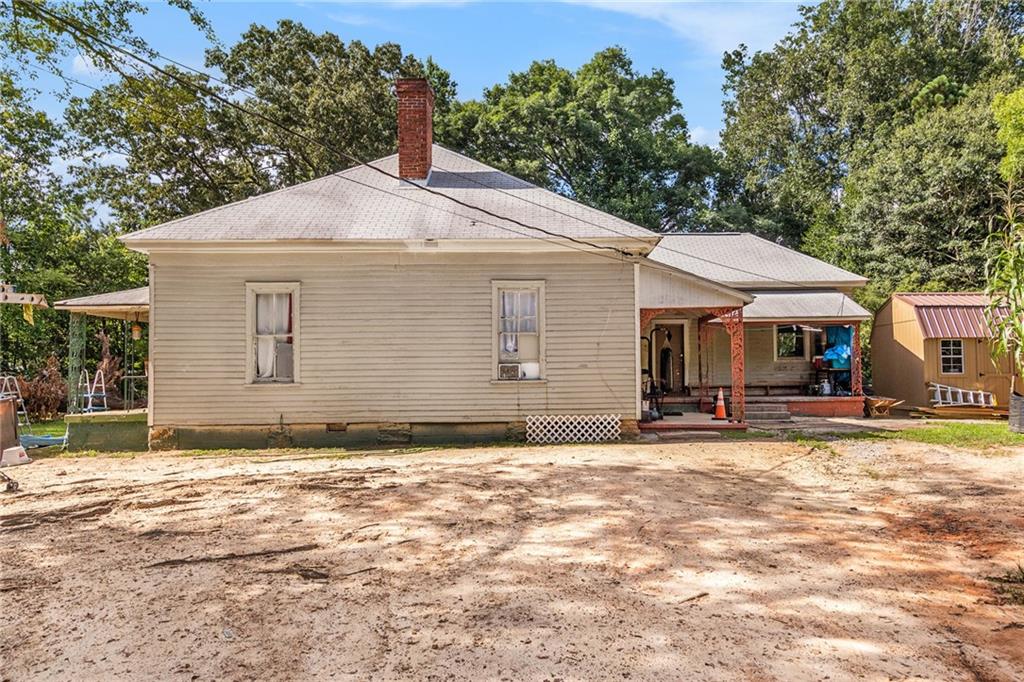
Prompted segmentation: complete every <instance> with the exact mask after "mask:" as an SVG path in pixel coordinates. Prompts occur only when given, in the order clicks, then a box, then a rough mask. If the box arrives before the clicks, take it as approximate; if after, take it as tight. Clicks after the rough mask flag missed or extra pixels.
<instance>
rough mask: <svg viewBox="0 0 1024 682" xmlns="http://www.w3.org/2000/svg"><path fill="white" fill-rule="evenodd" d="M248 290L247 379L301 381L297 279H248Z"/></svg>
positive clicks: (273, 381) (264, 382) (252, 382)
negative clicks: (257, 280)
mask: <svg viewBox="0 0 1024 682" xmlns="http://www.w3.org/2000/svg"><path fill="white" fill-rule="evenodd" d="M245 289H246V292H245V293H246V328H247V330H248V332H247V334H248V350H247V353H246V362H247V368H246V381H247V382H248V383H250V384H290V383H296V382H298V381H299V284H298V282H249V283H247V284H246V286H245Z"/></svg>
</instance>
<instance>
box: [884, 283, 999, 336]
mask: <svg viewBox="0 0 1024 682" xmlns="http://www.w3.org/2000/svg"><path fill="white" fill-rule="evenodd" d="M893 298H899V299H901V300H903V301H906V302H907V303H909V304H910V305H912V306H914V312H915V313H917V322H918V324H920V325H921V331H922V332H923V334H924V338H926V339H984V338H988V337H990V336H992V330H991V329H990V327H989V324H988V320H987V319H986V318H985V308H986V307H987V306H988V304H989V297H988V296H986V295H985V294H981V293H977V292H969V293H915V294H893ZM1003 314H1005V312H1004V313H1003Z"/></svg>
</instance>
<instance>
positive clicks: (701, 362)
mask: <svg viewBox="0 0 1024 682" xmlns="http://www.w3.org/2000/svg"><path fill="white" fill-rule="evenodd" d="M673 310H686V311H687V312H690V313H692V312H694V309H693V308H641V309H640V332H641V333H643V330H645V329H647V325H649V324H650V323H651V322H652V321H653V320H654V318H656V317H657V316H658V315H661V314H663V313H669V312H672V311H673ZM704 311H705V312H707V313H708V314H707V315H706V316H704V317H700V318H698V319H697V371H698V372H699V376H698V380H699V382H700V388H699V394H700V399H701V400H700V405H701V407H703V406H704V404H705V402H704V401H705V400H710V399H711V396H710V386H711V383H710V382H711V367H710V361H709V358H708V357H707V353H706V352H705V351H706V349H708V348H710V342H711V328H710V327H709V326H708V322H710V321H711V320H713V319H714V318H716V317H717V318H718V319H720V320H721V321H722V324H723V325H724V326H725V330H726V331H727V332H728V333H729V349H730V355H731V362H732V364H731V368H732V389H731V392H732V397H731V402H732V418H733V420H734V421H738V422H741V421H743V420H744V418H745V417H746V405H747V400H746V392H747V391H746V385H745V384H744V376H743V308H705V309H704ZM705 364H707V365H708V366H706V367H705Z"/></svg>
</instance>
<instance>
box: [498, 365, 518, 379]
mask: <svg viewBox="0 0 1024 682" xmlns="http://www.w3.org/2000/svg"><path fill="white" fill-rule="evenodd" d="M520 376H521V374H520V372H519V363H518V362H503V363H501V364H500V365H498V378H499V379H501V380H502V381H511V380H514V379H518V378H519V377H520Z"/></svg>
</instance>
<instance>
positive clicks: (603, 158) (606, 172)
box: [436, 48, 717, 230]
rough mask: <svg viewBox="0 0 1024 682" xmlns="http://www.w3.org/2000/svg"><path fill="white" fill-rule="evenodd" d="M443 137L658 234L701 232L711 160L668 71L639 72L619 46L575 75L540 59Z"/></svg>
mask: <svg viewBox="0 0 1024 682" xmlns="http://www.w3.org/2000/svg"><path fill="white" fill-rule="evenodd" d="M436 133H437V138H438V139H439V140H440V141H441V142H442V143H444V144H448V145H450V146H452V147H454V148H456V149H458V150H460V151H463V152H465V153H467V154H469V155H470V156H473V157H475V158H478V159H480V160H482V161H486V162H488V163H490V164H492V165H494V166H496V167H498V168H501V169H503V170H507V171H508V172H510V173H513V174H515V175H517V176H519V177H522V178H525V179H528V180H530V181H532V182H534V183H536V184H538V185H540V186H542V187H546V188H548V189H551V190H553V191H556V192H559V193H562V194H565V195H567V196H570V197H572V198H574V199H577V200H579V201H582V202H583V203H585V204H588V205H591V206H595V207H597V208H600V209H602V210H605V211H608V212H609V213H612V214H615V215H617V216H619V217H622V218H625V219H627V220H631V221H633V222H636V223H638V224H641V225H646V226H647V227H651V228H654V229H666V230H671V229H695V228H697V227H699V226H701V224H702V218H703V217H704V214H705V213H706V211H707V209H708V206H709V202H710V199H711V193H710V185H709V181H710V179H711V178H712V177H713V175H714V172H715V170H716V168H717V166H716V158H715V155H714V153H713V152H712V151H711V150H710V149H708V148H707V147H703V146H700V145H695V144H691V143H690V141H689V133H688V128H687V124H686V119H685V118H684V117H683V114H682V111H681V107H680V103H679V100H678V99H677V98H676V96H675V93H674V83H673V82H672V79H671V78H669V77H668V76H667V75H666V74H665V72H663V71H661V70H657V69H656V70H654V71H652V72H651V73H650V74H640V73H638V72H637V71H636V70H635V69H634V68H633V64H632V62H631V60H630V59H629V57H628V56H627V55H626V53H625V52H624V51H623V50H622V49H620V48H609V49H606V50H603V51H601V52H599V53H597V54H596V55H594V57H593V59H591V60H590V61H589V62H587V63H586V64H584V65H583V66H581V67H580V68H579V69H577V70H576V71H570V70H568V69H565V68H563V67H560V66H558V65H557V64H556V63H555V62H553V61H550V60H549V61H539V62H534V63H533V64H531V65H530V67H529V68H528V69H527V70H526V71H523V72H520V73H513V74H511V75H510V76H509V78H508V82H506V83H501V84H498V85H495V86H493V87H491V88H488V89H487V90H486V91H485V93H484V97H483V99H482V100H479V101H476V100H470V101H466V102H460V103H457V104H456V105H455V106H454V107H453V109H452V111H451V113H450V114H449V115H448V116H445V117H442V119H441V120H440V121H439V123H438V128H437V131H436Z"/></svg>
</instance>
